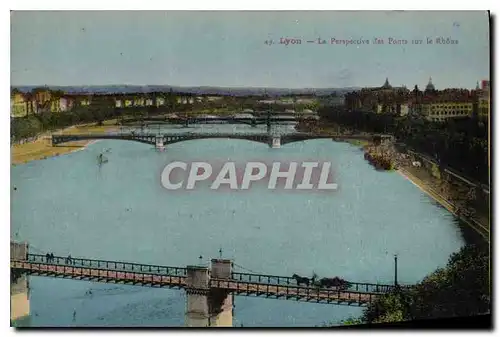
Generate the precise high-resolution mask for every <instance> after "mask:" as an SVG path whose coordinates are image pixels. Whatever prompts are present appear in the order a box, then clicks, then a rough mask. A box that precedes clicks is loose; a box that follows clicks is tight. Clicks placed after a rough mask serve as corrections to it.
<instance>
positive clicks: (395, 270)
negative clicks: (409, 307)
mask: <svg viewBox="0 0 500 337" xmlns="http://www.w3.org/2000/svg"><path fill="white" fill-rule="evenodd" d="M394 286H396V287H397V286H398V255H397V254H394Z"/></svg>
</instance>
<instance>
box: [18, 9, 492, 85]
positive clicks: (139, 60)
mask: <svg viewBox="0 0 500 337" xmlns="http://www.w3.org/2000/svg"><path fill="white" fill-rule="evenodd" d="M256 22H258V24H255V23H256ZM61 27H64V29H61ZM11 28H12V29H11V85H12V86H31V85H34V86H41V85H49V86H85V85H88V86H91V85H137V86H140V85H167V86H179V87H200V86H210V87H230V88H252V87H253V88H280V89H288V88H290V89H304V88H343V87H375V86H381V85H382V84H383V83H384V81H385V79H386V78H388V79H389V82H390V83H391V85H393V86H396V87H399V86H403V85H404V86H406V87H407V88H409V89H412V88H413V87H414V86H415V85H418V87H419V88H420V89H423V88H425V86H426V85H427V83H428V81H429V78H430V77H432V82H433V84H434V85H435V87H436V89H444V88H467V89H473V88H475V86H476V83H477V82H480V81H481V80H483V79H489V72H490V69H489V62H490V60H489V54H490V50H489V49H490V43H489V19H488V13H487V12H486V11H474V12H457V11H455V12H453V11H450V12H401V11H397V12H274V13H270V12H85V11H74V12H12V14H11ZM438 36H440V37H443V38H445V39H446V38H447V37H449V38H450V39H451V40H454V41H457V43H456V44H446V43H445V44H442V43H441V44H439V43H438V44H436V43H433V44H432V45H431V44H427V41H426V39H427V37H431V38H432V39H434V42H435V37H438ZM332 38H333V39H337V40H340V39H354V40H355V43H361V44H359V45H358V44H351V45H348V46H346V45H342V44H335V43H331V42H332V41H333V40H332ZM389 38H391V39H394V41H396V40H399V39H405V40H407V44H404V45H401V44H388V43H387V42H388V40H389ZM280 39H281V40H282V41H286V39H301V42H302V43H301V44H300V45H298V44H292V43H289V44H288V45H284V44H279V40H280ZM283 39H285V40H283ZM318 39H319V40H318ZM377 39H383V40H384V42H386V43H385V44H383V45H381V44H375V42H376V40H377ZM416 39H422V41H423V43H422V44H413V43H412V42H413V40H416ZM271 40H272V41H273V42H274V44H272V45H269V44H266V42H267V41H271ZM312 40H314V41H321V40H323V41H324V42H325V44H323V45H320V44H318V43H317V42H315V43H308V42H307V41H312ZM366 41H368V44H367V43H366ZM332 60H334V61H333V62H332Z"/></svg>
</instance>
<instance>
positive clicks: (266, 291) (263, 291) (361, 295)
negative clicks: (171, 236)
mask: <svg viewBox="0 0 500 337" xmlns="http://www.w3.org/2000/svg"><path fill="white" fill-rule="evenodd" d="M210 286H211V287H214V288H219V289H226V290H229V291H232V292H235V293H237V294H238V293H239V294H242V293H248V294H252V293H253V294H256V295H264V296H274V297H288V298H290V297H296V298H306V299H307V300H309V301H314V300H317V301H318V302H319V301H327V302H330V301H340V302H358V303H370V302H371V301H372V300H374V299H375V298H376V297H377V296H380V295H381V293H375V292H363V291H353V290H348V289H335V288H314V287H301V286H297V285H295V284H290V285H287V284H271V283H254V282H246V281H235V280H227V279H211V280H210Z"/></svg>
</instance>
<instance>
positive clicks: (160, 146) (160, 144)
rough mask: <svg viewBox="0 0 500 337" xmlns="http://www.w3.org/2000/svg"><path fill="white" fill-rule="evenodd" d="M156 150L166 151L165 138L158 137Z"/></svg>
mask: <svg viewBox="0 0 500 337" xmlns="http://www.w3.org/2000/svg"><path fill="white" fill-rule="evenodd" d="M155 142H156V143H155V148H156V149H157V150H158V151H163V150H165V144H164V143H163V137H161V136H160V137H156V140H155Z"/></svg>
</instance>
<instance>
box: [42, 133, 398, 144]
mask: <svg viewBox="0 0 500 337" xmlns="http://www.w3.org/2000/svg"><path fill="white" fill-rule="evenodd" d="M387 137H389V138H390V137H391V136H385V135H365V134H361V135H341V134H338V135H335V134H310V133H289V134H283V135H271V134H268V133H168V134H153V133H135V132H130V133H115V134H72V135H52V145H53V146H56V145H59V144H62V143H66V142H73V141H80V140H91V139H116V140H128V141H135V142H139V143H144V144H150V145H156V146H157V147H159V146H161V147H163V146H165V145H167V144H174V143H178V142H183V141H187V140H195V139H213V138H222V139H228V138H229V139H244V140H249V141H254V142H259V143H264V144H269V145H270V146H273V147H279V146H281V145H283V144H288V143H293V142H301V141H306V140H310V139H332V140H345V139H365V140H374V139H376V138H380V139H386V138H387Z"/></svg>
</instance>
